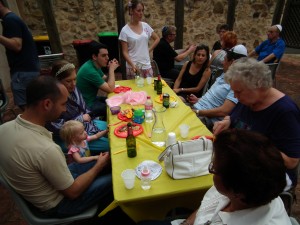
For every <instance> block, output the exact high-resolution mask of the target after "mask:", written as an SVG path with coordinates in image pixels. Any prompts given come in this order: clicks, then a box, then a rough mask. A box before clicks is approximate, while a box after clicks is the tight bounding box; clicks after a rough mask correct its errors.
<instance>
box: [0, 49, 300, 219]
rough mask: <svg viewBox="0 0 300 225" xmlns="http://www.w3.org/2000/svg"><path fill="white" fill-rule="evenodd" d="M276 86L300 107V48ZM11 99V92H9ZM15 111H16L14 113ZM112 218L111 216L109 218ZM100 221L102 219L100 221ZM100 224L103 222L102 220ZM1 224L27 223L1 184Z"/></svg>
mask: <svg viewBox="0 0 300 225" xmlns="http://www.w3.org/2000/svg"><path fill="white" fill-rule="evenodd" d="M276 87H277V88H278V89H279V90H280V91H282V92H284V93H285V94H287V95H289V96H290V97H291V98H292V99H293V100H294V101H295V102H296V103H297V105H298V106H299V107H300V50H288V51H287V52H286V53H285V54H284V56H283V58H282V60H281V63H280V65H279V68H278V70H277V75H276ZM8 94H9V96H10V99H11V93H10V92H9V93H8ZM13 112H14V113H13ZM19 112H20V111H19V110H18V108H17V107H15V106H14V105H13V104H12V101H10V105H9V107H8V110H7V112H6V113H5V115H4V120H5V121H9V120H12V119H14V117H15V115H16V114H18V113H19ZM298 183H299V185H298V186H297V187H296V195H297V198H298V199H299V200H298V202H296V203H294V205H293V208H292V216H293V217H295V218H296V219H297V220H298V221H300V179H299V182H298ZM111 217H113V216H111ZM114 217H115V216H114ZM107 220H108V221H109V220H110V219H109V218H108V219H107ZM99 222H100V221H99ZM76 224H77V225H81V224H91V223H90V221H81V222H75V223H73V225H76ZM98 224H103V223H102V222H100V223H98ZM0 225H27V223H26V221H24V220H23V218H22V216H21V215H20V213H19V211H18V209H17V208H16V206H15V204H14V202H13V201H12V200H11V198H10V195H9V193H8V192H7V190H5V189H4V188H3V187H2V186H1V185H0Z"/></svg>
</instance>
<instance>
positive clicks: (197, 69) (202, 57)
mask: <svg viewBox="0 0 300 225" xmlns="http://www.w3.org/2000/svg"><path fill="white" fill-rule="evenodd" d="M208 63H209V48H208V46H206V45H203V44H202V45H199V46H197V47H196V49H195V52H194V56H193V60H192V61H188V62H186V63H185V64H184V65H183V67H182V69H181V71H180V73H179V75H178V77H177V79H176V81H175V84H174V88H173V90H174V92H175V93H176V94H177V95H179V96H181V97H182V99H183V100H185V99H186V97H187V95H189V94H195V95H196V96H197V97H200V96H201V95H202V91H203V87H204V86H205V84H206V82H207V81H208V79H209V77H210V69H209V67H208Z"/></svg>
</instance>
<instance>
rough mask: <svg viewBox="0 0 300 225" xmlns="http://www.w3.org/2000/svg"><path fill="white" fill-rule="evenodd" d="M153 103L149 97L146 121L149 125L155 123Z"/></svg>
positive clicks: (146, 103) (146, 104) (146, 107)
mask: <svg viewBox="0 0 300 225" xmlns="http://www.w3.org/2000/svg"><path fill="white" fill-rule="evenodd" d="M152 108H153V102H152V100H151V97H150V96H147V100H146V102H145V121H146V122H147V123H151V122H152V121H153V112H152Z"/></svg>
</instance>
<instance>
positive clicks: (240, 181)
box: [139, 129, 291, 225]
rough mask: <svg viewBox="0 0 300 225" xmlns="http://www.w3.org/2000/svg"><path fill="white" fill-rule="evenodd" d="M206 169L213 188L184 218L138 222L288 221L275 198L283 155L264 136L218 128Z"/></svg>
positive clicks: (275, 223) (202, 224)
mask: <svg viewBox="0 0 300 225" xmlns="http://www.w3.org/2000/svg"><path fill="white" fill-rule="evenodd" d="M209 171H210V173H212V174H213V181H214V186H212V187H211V188H210V189H209V190H208V191H207V192H206V194H205V195H204V197H203V200H202V202H201V206H200V208H199V209H198V210H196V211H195V212H194V213H192V214H191V215H190V216H189V217H188V218H187V219H185V220H184V219H179V220H175V221H171V222H170V221H159V222H157V221H145V222H141V223H140V224H139V225H151V224H153V225H156V224H157V225H159V224H161V225H164V224H166V225H171V224H172V225H179V224H183V225H205V224H215V225H217V224H218V225H225V224H247V225H257V224H264V225H271V224H272V225H283V224H284V225H289V224H291V222H290V219H289V217H288V215H287V213H286V211H285V208H284V205H283V202H282V200H281V199H280V197H278V196H279V194H280V193H281V192H282V191H283V189H284V187H285V184H286V179H285V166H284V163H283V159H282V157H281V155H280V152H279V151H278V150H277V149H276V147H275V146H274V145H273V144H272V142H271V141H270V140H269V139H268V138H266V137H265V136H263V135H261V134H258V133H254V132H251V131H246V130H238V129H234V130H226V131H223V132H221V133H220V134H219V135H217V137H216V140H215V142H214V150H213V156H212V161H211V163H210V165H209Z"/></svg>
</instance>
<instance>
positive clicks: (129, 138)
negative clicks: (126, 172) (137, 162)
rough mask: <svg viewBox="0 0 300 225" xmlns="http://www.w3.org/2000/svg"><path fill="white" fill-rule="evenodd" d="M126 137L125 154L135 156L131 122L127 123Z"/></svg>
mask: <svg viewBox="0 0 300 225" xmlns="http://www.w3.org/2000/svg"><path fill="white" fill-rule="evenodd" d="M127 133H128V134H127V137H126V146H127V156H128V157H129V158H133V157H136V140H135V137H134V136H133V133H132V124H131V123H128V124H127Z"/></svg>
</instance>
